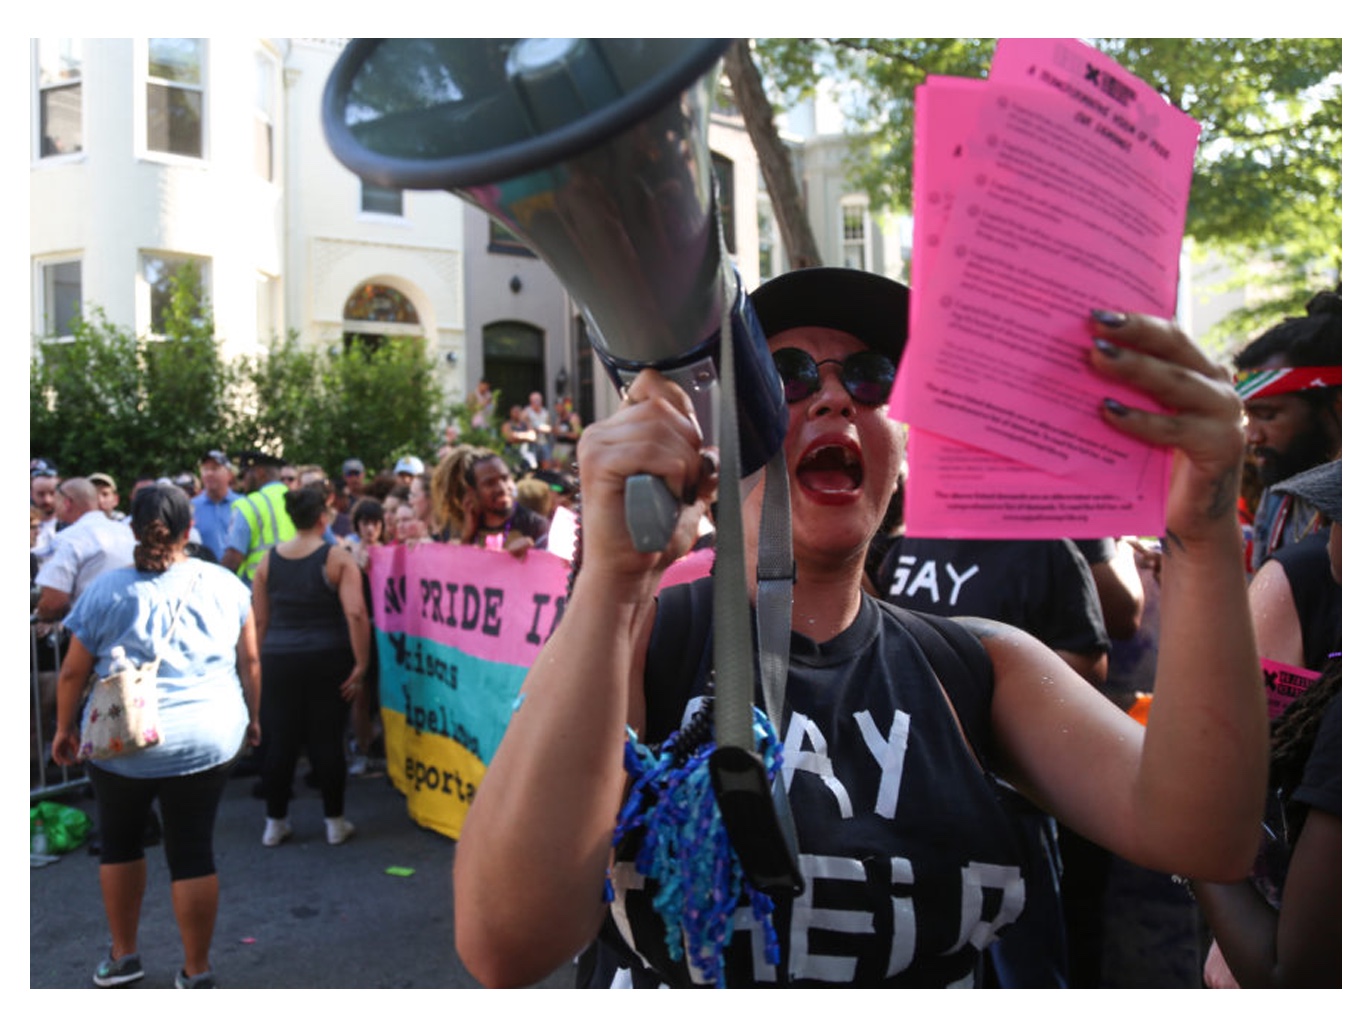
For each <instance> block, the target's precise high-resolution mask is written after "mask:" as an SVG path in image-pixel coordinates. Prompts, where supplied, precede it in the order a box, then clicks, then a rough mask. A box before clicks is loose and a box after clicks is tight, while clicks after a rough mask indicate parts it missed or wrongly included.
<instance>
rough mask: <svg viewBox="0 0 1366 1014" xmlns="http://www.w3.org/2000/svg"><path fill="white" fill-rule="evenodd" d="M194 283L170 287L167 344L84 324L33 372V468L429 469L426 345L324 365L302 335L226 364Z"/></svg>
mask: <svg viewBox="0 0 1366 1014" xmlns="http://www.w3.org/2000/svg"><path fill="white" fill-rule="evenodd" d="M197 284H198V282H197V276H195V275H194V274H193V272H190V273H187V274H185V275H184V276H178V277H177V278H176V280H175V281H174V282H173V283H172V297H171V301H170V307H169V309H168V311H167V313H166V317H165V322H164V325H163V330H165V332H166V334H165V336H164V337H159V338H157V339H149V338H146V337H142V338H139V337H136V336H134V335H133V334H132V333H131V332H130V331H129V330H128V329H126V328H122V327H119V326H116V325H114V324H112V323H111V322H110V321H109V320H108V319H107V317H106V316H105V314H104V313H103V312H102V311H101V310H99V309H98V308H96V309H94V310H91V311H89V312H88V313H87V314H86V316H85V319H84V320H83V321H82V322H80V323H79V324H78V325H77V326H76V327H75V329H74V337H73V338H72V340H71V341H69V342H60V343H45V344H44V345H43V346H42V348H41V351H40V354H39V355H38V356H36V357H34V358H33V360H32V361H31V363H30V367H29V430H30V435H29V443H30V454H31V455H32V456H41V457H44V458H48V459H49V460H52V461H55V462H56V463H57V464H58V466H59V467H60V468H61V469H62V472H63V474H64V475H87V474H89V473H90V472H94V471H100V472H107V473H109V474H110V475H112V476H114V478H115V479H116V480H118V481H119V484H120V488H121V489H128V488H130V487H131V485H132V483H133V481H134V480H135V479H136V478H137V477H138V476H140V475H168V474H174V473H176V472H181V471H191V472H192V471H195V470H196V469H197V468H198V463H199V459H200V457H201V455H202V454H203V452H204V451H206V450H209V449H210V448H219V449H223V450H227V451H229V452H230V453H231V452H236V451H241V450H246V449H260V450H267V451H270V452H273V453H276V454H279V455H281V456H283V457H285V458H288V459H290V460H293V461H296V462H305V461H306V462H313V463H317V464H320V465H322V466H323V467H324V468H326V469H327V470H328V471H329V472H332V473H336V472H338V471H340V470H341V463H342V461H343V460H345V459H346V458H348V457H353V456H354V457H359V458H361V460H363V461H365V462H366V463H367V464H369V465H371V467H372V468H379V467H383V466H384V465H387V464H391V463H392V462H393V461H395V460H396V459H397V458H398V456H399V455H402V454H418V455H420V456H422V457H424V458H430V457H431V456H432V454H433V452H434V450H435V446H436V443H437V440H438V434H439V429H440V425H441V420H442V419H443V418H449V417H451V416H454V415H458V414H459V411H458V409H456V408H455V407H454V406H447V405H446V404H445V403H444V398H443V395H442V391H441V386H440V380H439V377H438V375H437V372H436V368H435V365H434V364H433V363H432V361H431V360H430V359H429V358H428V356H427V354H426V350H425V348H424V347H423V344H422V343H421V342H420V341H410V340H395V341H389V342H386V343H384V344H383V345H381V346H380V347H379V348H377V349H374V350H370V349H366V348H364V347H363V346H362V345H361V343H356V344H355V345H353V347H352V348H350V349H348V350H346V351H344V352H341V353H339V354H338V355H335V356H333V355H330V354H329V353H327V352H325V351H324V350H322V349H317V348H305V347H304V346H303V344H302V343H301V342H300V340H299V337H298V335H297V334H293V333H291V334H289V335H287V336H286V337H284V338H282V339H276V340H275V341H273V342H272V343H271V344H270V346H269V347H268V348H267V349H266V350H265V351H264V352H263V353H262V354H260V355H258V356H239V357H237V358H235V359H232V360H225V359H224V357H223V355H222V348H221V343H220V342H219V341H218V339H217V338H216V336H215V334H214V326H213V317H212V313H211V311H210V308H209V307H208V305H207V303H205V302H204V301H203V300H202V298H201V297H200V293H199V291H198V288H197Z"/></svg>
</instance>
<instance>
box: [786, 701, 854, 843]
mask: <svg viewBox="0 0 1366 1014" xmlns="http://www.w3.org/2000/svg"><path fill="white" fill-rule="evenodd" d="M807 741H809V742H810V743H811V749H810V750H803V749H802V745H803V743H804V742H807ZM798 771H807V772H810V773H811V774H813V775H817V776H818V777H819V778H820V780H821V781H822V782H824V783H825V787H826V788H827V789H829V790H830V794H831V795H833V796H834V797H835V801H836V802H837V803H838V804H839V809H840V816H841V817H843V818H844V819H846V820H848V819H849V818H850V817H852V816H853V815H854V807H853V806H852V805H851V804H850V802H849V793H848V792H846V791H845V788H844V784H843V783H842V782H841V781H840V780H839V779H838V778H836V777H835V766H834V765H833V764H832V763H830V758H829V757H828V756H827V755H826V752H825V736H824V735H823V734H822V733H821V731H820V729H818V728H816V723H815V722H813V721H811V719H809V718H807V717H806V716H805V715H803V714H802V713H801V712H798V711H794V712H792V720H791V721H790V722H788V725H787V738H786V739H785V740H784V741H783V784H784V785H786V786H787V787H788V788H789V789H790V788H792V776H793V775H794V774H796V773H797V772H798Z"/></svg>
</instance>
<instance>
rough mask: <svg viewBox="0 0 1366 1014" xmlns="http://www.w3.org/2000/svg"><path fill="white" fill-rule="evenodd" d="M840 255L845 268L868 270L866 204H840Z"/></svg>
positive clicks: (848, 201)
mask: <svg viewBox="0 0 1366 1014" xmlns="http://www.w3.org/2000/svg"><path fill="white" fill-rule="evenodd" d="M840 218H841V245H840V248H841V255H842V263H843V264H844V266H845V267H846V268H857V269H859V270H860V271H866V270H867V268H868V238H869V236H868V234H869V229H868V203H867V202H866V201H862V200H845V201H842V202H841V203H840Z"/></svg>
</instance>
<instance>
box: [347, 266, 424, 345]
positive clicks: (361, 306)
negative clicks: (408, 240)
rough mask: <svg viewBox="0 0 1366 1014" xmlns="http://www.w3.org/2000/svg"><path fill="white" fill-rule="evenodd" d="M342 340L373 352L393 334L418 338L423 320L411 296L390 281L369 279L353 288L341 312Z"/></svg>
mask: <svg viewBox="0 0 1366 1014" xmlns="http://www.w3.org/2000/svg"><path fill="white" fill-rule="evenodd" d="M342 317H343V318H344V319H345V320H346V328H345V330H344V331H343V332H342V343H343V345H344V346H345V348H346V349H347V350H348V351H349V350H350V349H351V348H352V347H353V346H355V345H357V344H359V345H360V346H361V347H362V348H364V349H367V350H368V351H371V352H373V351H374V350H375V349H377V348H379V347H380V346H381V345H383V344H384V343H385V342H386V341H388V340H389V339H390V338H392V337H395V336H400V337H409V338H419V339H420V338H421V337H422V321H421V319H419V317H418V315H417V307H415V306H414V305H413V302H412V300H410V299H409V298H408V297H407V296H405V295H404V294H403V293H402V292H399V290H398V289H395V288H394V287H393V286H391V285H382V284H380V283H378V282H368V283H366V284H365V285H361V286H358V287H357V288H356V289H354V290H353V291H352V293H351V295H350V296H349V297H347V300H346V307H345V309H344V310H343V312H342Z"/></svg>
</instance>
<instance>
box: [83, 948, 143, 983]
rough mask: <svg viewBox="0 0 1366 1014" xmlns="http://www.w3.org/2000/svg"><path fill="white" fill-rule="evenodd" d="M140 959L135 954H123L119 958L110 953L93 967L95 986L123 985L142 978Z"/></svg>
mask: <svg viewBox="0 0 1366 1014" xmlns="http://www.w3.org/2000/svg"><path fill="white" fill-rule="evenodd" d="M142 974H143V973H142V959H141V958H140V957H138V956H137V955H136V954H125V955H124V956H123V957H121V958H115V957H113V956H112V955H111V956H110V957H107V958H105V959H104V960H103V961H101V962H100V965H99V967H98V968H96V969H95V976H94V978H95V985H96V986H104V987H108V986H125V985H127V984H128V983H130V982H137V981H138V980H139V979H141V978H142Z"/></svg>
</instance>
